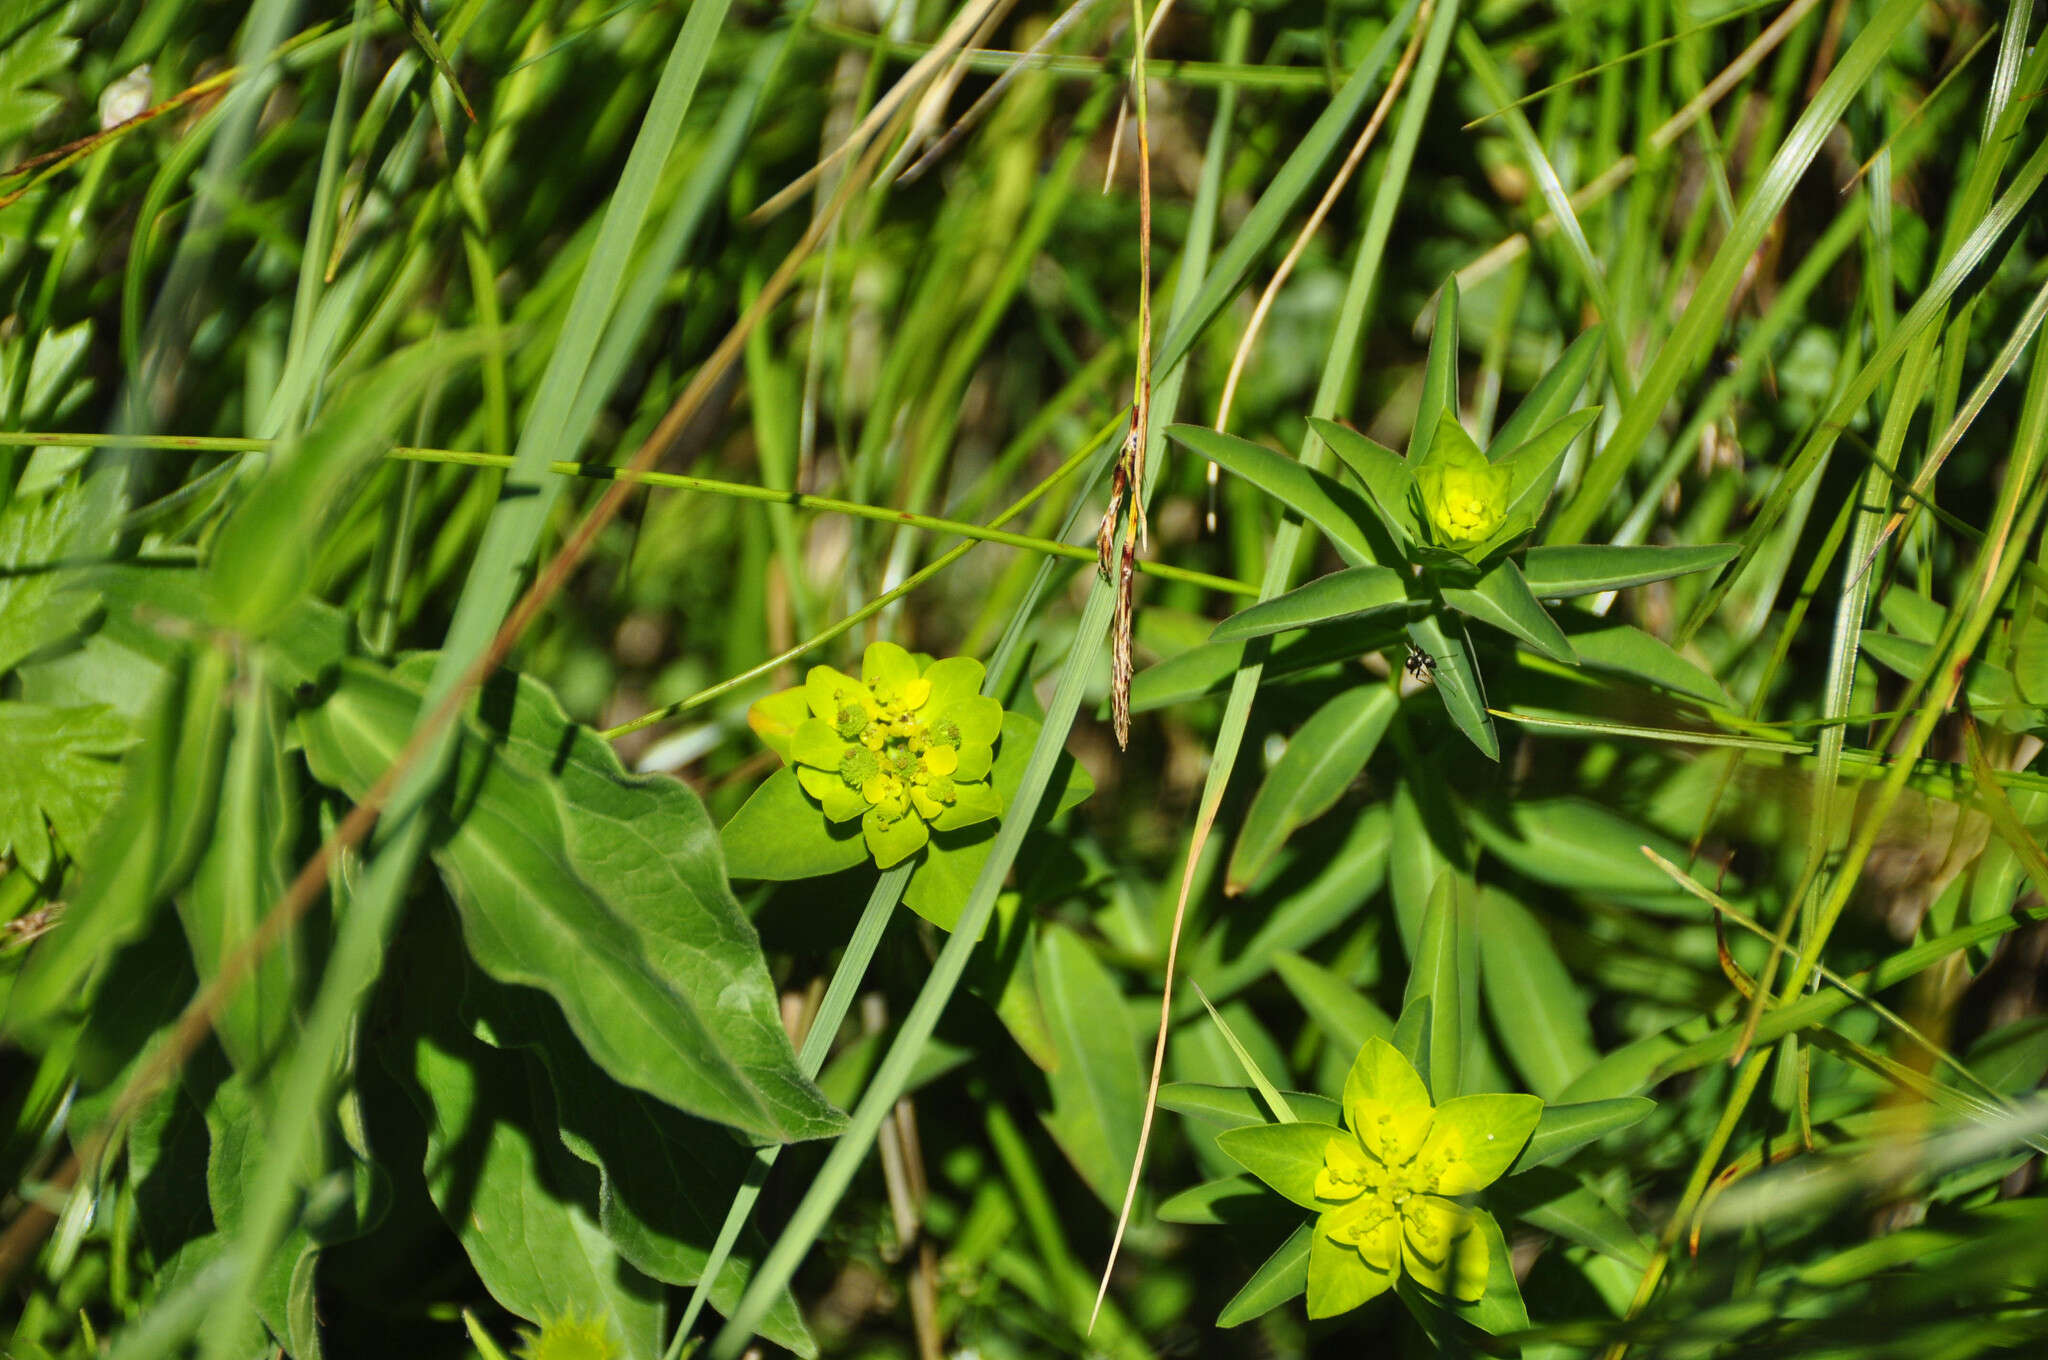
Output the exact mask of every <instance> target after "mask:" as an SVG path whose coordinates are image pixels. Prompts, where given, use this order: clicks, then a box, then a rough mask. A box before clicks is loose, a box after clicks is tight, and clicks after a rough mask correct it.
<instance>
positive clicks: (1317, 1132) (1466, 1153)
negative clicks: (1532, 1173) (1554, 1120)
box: [1218, 1039, 1543, 1318]
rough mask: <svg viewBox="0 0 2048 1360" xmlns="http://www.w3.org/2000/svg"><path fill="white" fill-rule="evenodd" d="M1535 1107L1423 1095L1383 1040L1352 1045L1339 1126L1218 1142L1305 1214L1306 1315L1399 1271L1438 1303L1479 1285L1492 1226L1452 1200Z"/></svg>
mask: <svg viewBox="0 0 2048 1360" xmlns="http://www.w3.org/2000/svg"><path fill="white" fill-rule="evenodd" d="M1542 1115H1543V1102H1542V1101H1540V1100H1538V1099H1537V1098H1536V1097H1534V1096H1530V1095H1471V1096H1458V1097H1456V1098H1455V1099H1451V1100H1446V1101H1445V1102H1444V1103H1443V1104H1441V1105H1433V1104H1431V1103H1430V1098H1429V1089H1428V1088H1427V1087H1426V1086H1424V1085H1423V1082H1422V1077H1421V1075H1420V1074H1418V1073H1417V1072H1416V1070H1415V1068H1414V1067H1413V1066H1412V1065H1410V1063H1409V1061H1408V1059H1406V1058H1404V1057H1403V1056H1401V1053H1400V1051H1399V1050H1398V1049H1396V1048H1395V1047H1394V1046H1393V1045H1392V1044H1389V1043H1388V1042H1387V1041H1386V1040H1384V1039H1371V1040H1368V1041H1367V1042H1366V1045H1365V1047H1364V1048H1363V1049H1361V1050H1359V1054H1358V1058H1357V1060H1356V1061H1355V1062H1353V1063H1352V1065H1351V1073H1350V1075H1349V1076H1348V1077H1347V1078H1346V1079H1345V1082H1344V1102H1343V1106H1342V1115H1341V1118H1342V1119H1343V1121H1344V1122H1343V1124H1342V1125H1338V1124H1325V1123H1316V1122H1311V1121H1308V1120H1301V1121H1297V1122H1294V1123H1287V1124H1265V1125H1252V1126H1247V1127H1244V1128H1239V1129H1232V1130H1230V1131H1229V1132H1227V1133H1225V1134H1224V1135H1223V1136H1222V1137H1221V1138H1220V1139H1219V1140H1218V1145H1219V1146H1220V1147H1221V1148H1222V1149H1223V1151H1224V1152H1226V1153H1227V1154H1229V1155H1230V1156H1231V1157H1233V1158H1235V1159H1236V1160H1237V1161H1238V1162H1239V1164H1241V1165H1242V1166H1243V1167H1244V1168H1245V1169H1246V1170H1248V1171H1250V1172H1251V1173H1252V1174H1253V1175H1255V1176H1257V1177H1259V1178H1260V1179H1261V1180H1263V1181H1265V1182H1266V1183H1267V1184H1268V1185H1270V1186H1272V1187H1273V1188H1274V1189H1275V1190H1278V1191H1279V1192H1280V1193H1281V1194H1283V1195H1285V1196H1287V1197H1288V1198H1289V1199H1292V1200H1294V1201H1295V1202H1296V1203H1297V1204H1301V1205H1303V1206H1304V1207H1306V1208H1310V1209H1313V1210H1315V1211H1316V1222H1315V1231H1314V1236H1313V1239H1312V1240H1311V1242H1310V1244H1309V1258H1308V1315H1309V1316H1310V1317H1312V1318H1323V1317H1334V1316H1336V1315H1337V1314H1339V1313H1345V1312H1349V1311H1350V1310H1351V1309H1353V1308H1356V1307H1358V1306H1359V1305H1360V1304H1362V1303H1364V1302H1366V1301H1367V1300H1368V1299H1372V1298H1374V1297H1376V1296H1378V1295H1380V1294H1383V1293H1385V1292H1386V1291H1387V1290H1389V1289H1391V1288H1392V1287H1393V1286H1394V1282H1395V1281H1396V1280H1397V1279H1398V1278H1399V1277H1400V1276H1401V1275H1403V1274H1405V1275H1407V1276H1408V1277H1409V1278H1411V1279H1413V1280H1414V1281H1415V1282H1416V1283H1417V1284H1419V1285H1421V1286H1423V1287H1424V1288H1425V1289H1429V1290H1431V1291H1433V1292H1435V1293H1436V1294H1439V1295H1441V1296H1443V1297H1444V1298H1447V1299H1453V1300H1456V1301H1458V1302H1460V1303H1470V1302H1472V1301H1474V1300H1476V1299H1478V1298H1479V1297H1480V1295H1481V1294H1483V1293H1484V1292H1485V1290H1486V1281H1487V1272H1488V1270H1489V1267H1490V1264H1491V1262H1490V1257H1491V1255H1492V1250H1491V1248H1490V1247H1489V1246H1488V1240H1489V1237H1492V1236H1497V1235H1498V1232H1499V1229H1498V1228H1497V1227H1494V1226H1493V1225H1492V1224H1491V1223H1490V1222H1489V1221H1488V1220H1487V1218H1486V1216H1485V1215H1484V1214H1483V1213H1481V1212H1480V1211H1479V1210H1477V1209H1474V1208H1471V1207H1469V1206H1467V1205H1464V1204H1461V1203H1459V1202H1458V1201H1457V1199H1456V1198H1455V1197H1456V1196H1459V1195H1469V1194H1471V1193H1472V1192H1473V1191H1475V1190H1480V1189H1483V1188H1484V1187H1486V1186H1488V1185H1491V1184H1493V1182H1494V1181H1496V1180H1498V1179H1500V1177H1501V1175H1502V1174H1503V1173H1505V1172H1506V1171H1507V1169H1508V1167H1509V1166H1510V1165H1512V1164H1513V1162H1514V1160H1515V1158H1516V1157H1517V1156H1519V1155H1520V1154H1521V1151H1522V1148H1523V1146H1524V1145H1525V1144H1526V1143H1527V1142H1528V1141H1529V1135H1530V1134H1531V1133H1532V1132H1534V1131H1535V1128H1536V1124H1537V1121H1538V1120H1539V1119H1541V1118H1542Z"/></svg>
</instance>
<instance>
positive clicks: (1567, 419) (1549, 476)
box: [1486, 406, 1600, 552]
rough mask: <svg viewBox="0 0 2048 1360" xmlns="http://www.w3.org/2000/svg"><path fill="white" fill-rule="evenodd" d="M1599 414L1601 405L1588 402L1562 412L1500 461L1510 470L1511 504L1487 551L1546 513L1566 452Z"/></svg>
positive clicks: (1526, 529)
mask: <svg viewBox="0 0 2048 1360" xmlns="http://www.w3.org/2000/svg"><path fill="white" fill-rule="evenodd" d="M1599 418H1600V408H1599V407H1597V406H1587V407H1584V408H1582V409H1580V410H1577V411H1573V412H1571V413H1570V414H1568V415H1563V416H1559V417H1558V418H1557V420H1556V421H1554V422H1553V423H1551V424H1550V425H1549V426H1547V427H1546V428H1545V429H1544V430H1543V431H1542V432H1541V433H1539V434H1536V435H1532V436H1531V437H1530V438H1529V441H1528V442H1527V443H1525V444H1523V445H1521V446H1520V447H1519V448H1514V449H1512V450H1511V451H1510V452H1509V453H1507V454H1506V455H1505V456H1504V457H1502V458H1501V459H1500V460H1499V462H1500V465H1501V466H1503V467H1506V468H1508V469H1510V470H1511V472H1512V474H1513V475H1512V476H1510V477H1509V479H1508V508H1507V513H1506V514H1505V515H1503V516H1502V517H1501V527H1500V529H1499V531H1498V532H1497V533H1495V534H1494V536H1493V537H1492V538H1491V539H1489V540H1488V541H1487V548H1486V550H1487V551H1488V552H1491V551H1493V550H1494V549H1495V548H1497V547H1500V546H1502V545H1504V544H1507V543H1511V542H1514V541H1515V540H1516V539H1519V538H1521V537H1522V536H1523V535H1524V534H1526V533H1528V532H1529V530H1530V529H1531V528H1533V527H1534V526H1535V524H1536V521H1537V519H1538V518H1540V517H1541V516H1542V514H1543V505H1544V502H1546V501H1548V500H1549V499H1550V493H1551V490H1552V489H1553V488H1554V487H1555V486H1556V485H1557V474H1558V470H1559V469H1560V468H1562V467H1563V466H1564V458H1565V455H1566V454H1567V453H1569V452H1571V447H1572V444H1573V442H1574V441H1575V440H1577V439H1578V437H1579V436H1580V435H1582V434H1584V433H1585V432H1586V431H1587V430H1589V429H1591V428H1592V425H1593V422H1594V421H1596V420H1598V419H1599Z"/></svg>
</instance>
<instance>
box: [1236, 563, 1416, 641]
mask: <svg viewBox="0 0 2048 1360" xmlns="http://www.w3.org/2000/svg"><path fill="white" fill-rule="evenodd" d="M1413 607H1414V605H1413V602H1412V601H1411V600H1410V599H1409V598H1408V587H1407V582H1406V581H1405V579H1404V578H1403V577H1402V575H1401V573H1400V572H1398V571H1395V570H1394V569H1393V568H1391V567H1374V566H1366V567H1351V568H1348V569H1347V570H1344V571H1338V572H1332V573H1330V574H1329V575H1328V576H1320V577H1317V578H1316V579H1315V580H1313V581H1310V582H1309V583H1308V584H1307V585H1305V586H1301V587H1298V588H1297V589H1294V590H1290V591H1288V592H1287V593H1286V594H1285V595H1276V596H1274V597H1273V598H1272V599H1270V600H1263V601H1261V602H1260V603H1258V604H1255V605H1253V606H1252V607H1251V608H1249V609H1245V610H1241V611H1239V612H1238V613H1236V614H1232V615H1231V616H1230V617H1229V618H1227V619H1225V620H1224V621H1223V622H1221V623H1219V624H1217V625H1216V631H1215V632H1213V633H1211V634H1210V635H1209V636H1210V637H1211V639H1212V640H1214V641H1216V642H1236V641H1239V640H1241V639H1244V638H1254V637H1265V636H1267V635H1269V634H1272V633H1285V632H1288V631H1290V630H1292V629H1295V628H1310V627H1314V626H1315V625H1317V624H1322V623H1340V622H1361V621H1364V620H1367V619H1372V618H1376V617H1378V616H1381V615H1391V614H1398V613H1405V612H1408V611H1409V610H1411V609H1412V608H1413Z"/></svg>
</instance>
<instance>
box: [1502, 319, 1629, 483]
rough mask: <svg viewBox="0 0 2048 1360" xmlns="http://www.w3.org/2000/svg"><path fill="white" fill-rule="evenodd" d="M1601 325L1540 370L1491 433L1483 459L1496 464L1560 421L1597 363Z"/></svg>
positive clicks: (1589, 329)
mask: <svg viewBox="0 0 2048 1360" xmlns="http://www.w3.org/2000/svg"><path fill="white" fill-rule="evenodd" d="M1605 332H1606V327H1605V326H1604V325H1599V326H1592V327H1589V328H1588V329H1587V330H1586V331H1585V332H1584V333H1583V334H1581V335H1580V336H1579V338H1578V339H1576V340H1574V341H1572V342H1571V344H1569V345H1567V346H1566V347H1565V351H1564V353H1563V354H1560V355H1558V356H1557V362H1556V363H1554V364H1552V365H1551V366H1550V367H1549V368H1548V369H1546V370H1544V373H1543V376H1542V377H1541V378H1539V379H1537V380H1536V385H1535V386H1534V387H1532V388H1530V389H1529V395H1528V396H1526V397H1524V398H1522V404H1521V405H1519V406H1517V407H1516V408H1515V412H1514V414H1513V415H1511V416H1509V417H1508V418H1507V419H1506V420H1504V421H1502V422H1501V427H1500V428H1499V429H1498V430H1496V431H1494V435H1493V443H1492V444H1491V445H1490V446H1489V447H1488V449H1487V458H1488V460H1489V461H1492V462H1499V461H1500V458H1501V455H1503V454H1505V453H1506V452H1508V451H1510V450H1513V449H1517V448H1519V447H1521V445H1522V442H1523V441H1524V440H1526V439H1528V438H1529V436H1531V435H1533V434H1534V433H1536V431H1538V430H1540V429H1542V428H1543V427H1544V426H1546V425H1548V424H1550V423H1551V422H1552V421H1555V420H1559V419H1562V418H1563V416H1564V414H1565V412H1567V411H1569V410H1570V409H1571V405H1572V403H1573V402H1574V401H1576V400H1578V396H1579V390H1580V389H1581V388H1583V387H1584V386H1585V385H1586V379H1587V377H1588V376H1589V375H1591V373H1592V372H1593V366H1594V365H1595V364H1597V363H1599V362H1600V354H1601V348H1602V346H1603V344H1604V343H1605V339H1606V335H1605Z"/></svg>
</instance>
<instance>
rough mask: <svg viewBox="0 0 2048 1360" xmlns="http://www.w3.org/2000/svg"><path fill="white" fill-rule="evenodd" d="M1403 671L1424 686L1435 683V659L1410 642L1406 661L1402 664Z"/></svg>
mask: <svg viewBox="0 0 2048 1360" xmlns="http://www.w3.org/2000/svg"><path fill="white" fill-rule="evenodd" d="M1403 669H1405V670H1406V671H1407V672H1408V674H1409V676H1410V677H1411V678H1413V679H1416V680H1420V681H1421V682H1422V683H1423V684H1425V685H1429V684H1434V683H1435V682H1436V658H1435V657H1433V656H1431V655H1430V654H1429V653H1428V652H1425V651H1423V650H1422V649H1421V648H1420V647H1418V646H1416V645H1415V644H1414V643H1412V642H1411V643H1409V644H1408V660H1407V661H1406V662H1404V663H1403Z"/></svg>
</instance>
